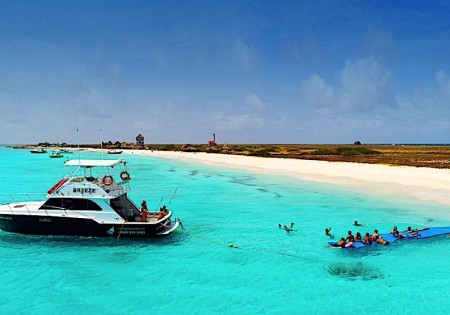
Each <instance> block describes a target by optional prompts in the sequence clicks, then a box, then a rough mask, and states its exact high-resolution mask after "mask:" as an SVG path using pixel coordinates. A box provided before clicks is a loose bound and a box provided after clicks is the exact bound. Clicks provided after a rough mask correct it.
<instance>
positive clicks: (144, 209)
mask: <svg viewBox="0 0 450 315" xmlns="http://www.w3.org/2000/svg"><path fill="white" fill-rule="evenodd" d="M141 217H142V222H147V217H148V208H147V202H146V201H145V200H143V201H142V203H141Z"/></svg>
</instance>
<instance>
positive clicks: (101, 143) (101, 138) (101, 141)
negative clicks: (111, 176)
mask: <svg viewBox="0 0 450 315" xmlns="http://www.w3.org/2000/svg"><path fill="white" fill-rule="evenodd" d="M100 150H101V151H102V160H103V133H102V128H100Z"/></svg>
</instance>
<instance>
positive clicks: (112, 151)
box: [108, 150, 123, 154]
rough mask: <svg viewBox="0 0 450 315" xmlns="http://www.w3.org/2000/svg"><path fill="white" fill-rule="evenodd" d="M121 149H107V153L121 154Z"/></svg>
mask: <svg viewBox="0 0 450 315" xmlns="http://www.w3.org/2000/svg"><path fill="white" fill-rule="evenodd" d="M122 152H123V151H121V150H108V154H122Z"/></svg>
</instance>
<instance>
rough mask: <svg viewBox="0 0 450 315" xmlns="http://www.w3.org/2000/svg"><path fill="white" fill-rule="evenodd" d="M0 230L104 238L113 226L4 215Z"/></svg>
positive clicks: (71, 220)
mask: <svg viewBox="0 0 450 315" xmlns="http://www.w3.org/2000/svg"><path fill="white" fill-rule="evenodd" d="M0 229H2V230H3V231H6V232H15V233H22V234H36V235H78V236H102V235H107V231H108V230H109V229H111V226H107V225H103V224H98V223H97V222H95V221H93V220H90V219H81V218H67V217H51V216H34V215H5V214H2V215H0Z"/></svg>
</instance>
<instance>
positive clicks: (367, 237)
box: [363, 232, 372, 245]
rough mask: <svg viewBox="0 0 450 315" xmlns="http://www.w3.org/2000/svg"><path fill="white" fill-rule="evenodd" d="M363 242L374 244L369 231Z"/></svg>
mask: <svg viewBox="0 0 450 315" xmlns="http://www.w3.org/2000/svg"><path fill="white" fill-rule="evenodd" d="M363 243H364V244H366V245H372V237H370V234H369V232H366V236H365V237H364V241H363Z"/></svg>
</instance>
